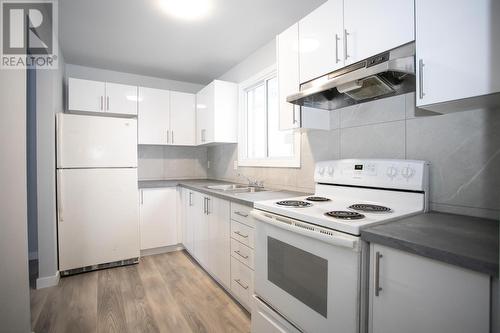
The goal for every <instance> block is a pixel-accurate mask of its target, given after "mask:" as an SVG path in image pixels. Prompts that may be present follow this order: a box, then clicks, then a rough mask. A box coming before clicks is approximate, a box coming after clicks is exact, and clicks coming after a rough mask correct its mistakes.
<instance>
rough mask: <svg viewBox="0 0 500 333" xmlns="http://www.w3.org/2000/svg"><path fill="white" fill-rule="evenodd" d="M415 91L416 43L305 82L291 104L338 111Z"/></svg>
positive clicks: (288, 98) (291, 98) (293, 96)
mask: <svg viewBox="0 0 500 333" xmlns="http://www.w3.org/2000/svg"><path fill="white" fill-rule="evenodd" d="M411 91H415V43H414V42H411V43H408V44H405V45H403V46H400V47H397V48H395V49H392V50H390V51H387V52H384V53H381V54H378V55H376V56H373V57H370V58H368V59H365V60H362V61H360V62H357V63H354V64H352V65H349V66H346V67H344V68H341V69H339V70H336V71H334V72H331V73H329V74H326V75H323V76H321V77H319V78H317V79H314V80H312V81H309V82H305V83H303V84H301V85H300V92H298V93H296V94H293V95H290V96H288V97H287V102H290V103H293V104H297V105H300V106H307V107H312V108H317V109H326V110H335V109H339V108H342V107H345V106H349V105H353V104H359V103H365V102H369V101H372V100H374V99H381V98H385V97H391V96H396V95H400V94H404V93H407V92H411Z"/></svg>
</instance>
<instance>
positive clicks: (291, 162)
mask: <svg viewBox="0 0 500 333" xmlns="http://www.w3.org/2000/svg"><path fill="white" fill-rule="evenodd" d="M273 77H277V70H276V65H272V66H269V67H268V68H266V69H264V70H263V71H261V72H259V73H257V74H256V75H254V76H252V77H251V78H249V79H247V80H245V81H243V82H241V83H240V84H239V99H238V100H239V112H238V119H239V120H238V124H239V125H238V127H239V128H238V166H243V167H271V168H300V144H301V142H300V132H299V131H294V133H293V136H294V138H293V140H294V143H293V149H294V156H292V157H283V158H280V157H273V158H259V159H257V158H248V154H247V146H248V145H247V143H248V142H247V138H248V135H247V129H248V126H247V125H248V124H247V119H248V117H247V90H249V89H250V88H252V87H255V86H257V85H259V84H261V83H262V82H263V81H264V82H265V80H268V79H271V78H273ZM278 85H279V81H278ZM278 107H279V105H278Z"/></svg>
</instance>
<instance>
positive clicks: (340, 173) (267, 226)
mask: <svg viewBox="0 0 500 333" xmlns="http://www.w3.org/2000/svg"><path fill="white" fill-rule="evenodd" d="M428 177H429V176H428V163H426V162H424V161H414V160H381V159H370V160H360V159H350V160H334V161H325V162H319V163H317V165H316V168H315V174H314V180H315V182H316V188H315V194H314V195H311V196H301V197H294V198H287V199H285V200H279V201H277V200H267V201H259V202H256V203H255V204H254V208H255V209H254V210H253V211H252V216H253V217H254V218H255V221H256V235H255V295H254V305H253V306H254V309H253V311H252V332H253V333H258V332H263V331H266V332H274V331H273V327H280V330H281V331H285V332H332V331H333V332H346V333H348V332H356V333H358V332H363V331H364V329H365V328H366V326H365V324H366V318H365V314H366V302H365V297H366V295H365V294H366V281H367V274H366V273H365V272H364V270H365V268H366V264H367V263H366V258H367V251H368V250H367V249H368V247H367V246H366V244H363V242H362V241H361V239H360V238H359V235H360V230H361V229H362V228H364V227H366V226H372V225H374V224H377V223H382V222H388V221H392V220H397V219H400V218H402V217H406V216H410V215H414V214H420V213H423V212H425V211H426V210H427V206H428V186H429V185H428ZM281 331H279V330H276V332H281Z"/></svg>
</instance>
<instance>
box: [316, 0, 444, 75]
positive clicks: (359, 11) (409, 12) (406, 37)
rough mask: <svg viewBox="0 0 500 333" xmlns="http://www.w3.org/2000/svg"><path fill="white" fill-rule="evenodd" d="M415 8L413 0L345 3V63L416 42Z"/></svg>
mask: <svg viewBox="0 0 500 333" xmlns="http://www.w3.org/2000/svg"><path fill="white" fill-rule="evenodd" d="M414 6H415V1H414V0H347V1H344V59H345V64H346V65H347V64H351V63H353V62H357V61H360V60H363V59H366V58H368V57H370V56H373V55H376V54H378V53H381V52H384V51H387V50H390V49H393V48H395V47H397V46H400V45H403V44H406V43H409V42H411V41H413V40H415V34H414V31H415V24H414V22H415V10H414ZM441 14H442V13H441ZM441 19H442V16H441ZM325 74H326V73H325Z"/></svg>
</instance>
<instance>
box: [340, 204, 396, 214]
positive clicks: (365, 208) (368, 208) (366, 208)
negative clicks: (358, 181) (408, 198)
mask: <svg viewBox="0 0 500 333" xmlns="http://www.w3.org/2000/svg"><path fill="white" fill-rule="evenodd" d="M349 208H351V209H354V210H359V211H362V212H372V213H383V212H389V211H390V210H391V209H390V208H389V207H384V206H379V205H372V204H354V205H351V206H349Z"/></svg>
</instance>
